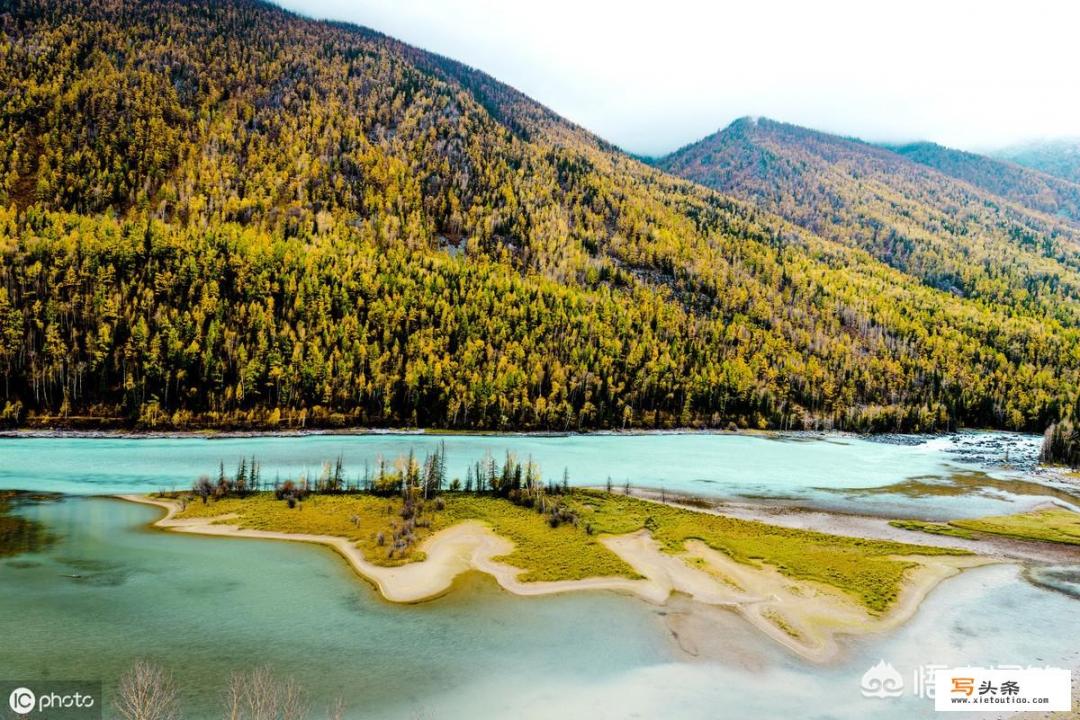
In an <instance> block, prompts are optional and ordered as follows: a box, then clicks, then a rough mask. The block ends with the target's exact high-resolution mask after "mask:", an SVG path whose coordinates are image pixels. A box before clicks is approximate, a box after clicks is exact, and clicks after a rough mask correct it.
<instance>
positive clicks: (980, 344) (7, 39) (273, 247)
mask: <svg viewBox="0 0 1080 720" xmlns="http://www.w3.org/2000/svg"><path fill="white" fill-rule="evenodd" d="M0 88H3V90H2V91H0V368H2V372H3V377H4V383H3V388H2V389H0V392H2V393H3V396H2V399H0V422H4V423H7V424H12V425H27V424H29V425H50V426H51V425H56V424H74V423H89V424H105V423H114V424H123V425H132V424H134V425H137V426H140V427H146V428H151V427H159V428H160V427H177V428H193V427H271V428H272V427H278V426H285V425H288V426H302V425H305V424H307V425H316V424H317V425H331V426H333V425H357V424H362V425H383V426H386V425H417V426H440V427H451V428H495V429H498V428H502V429H508V428H521V429H542V428H546V429H559V430H563V429H584V428H594V427H671V426H678V425H683V426H686V425H691V426H711V427H729V426H735V425H737V426H742V427H747V426H749V427H795V428H799V427H844V428H850V429H859V430H898V429H899V430H927V429H932V428H941V427H946V426H953V425H956V424H964V425H978V426H998V427H1009V428H1024V429H1038V430H1041V429H1042V428H1044V427H1045V426H1046V425H1047V424H1049V423H1050V422H1051V421H1053V420H1055V419H1057V418H1058V416H1059V415H1060V408H1061V407H1067V406H1071V403H1072V393H1073V390H1074V388H1075V387H1076V370H1077V363H1078V361H1080V348H1078V340H1080V338H1078V335H1077V329H1076V321H1077V318H1078V317H1080V311H1078V306H1077V303H1076V296H1077V288H1080V275H1078V271H1077V269H1076V268H1077V267H1080V258H1078V255H1077V251H1076V248H1075V247H1074V242H1075V236H1074V234H1073V231H1072V230H1071V229H1069V228H1067V227H1066V226H1065V225H1063V224H1059V223H1058V221H1057V220H1055V219H1053V218H1050V217H1049V216H1038V217H1036V216H1033V215H1028V214H1024V212H1022V211H1021V210H1019V209H1016V208H1014V207H1012V206H1009V207H1003V208H999V209H990V208H984V207H983V206H984V205H985V201H984V199H983V198H982V196H979V195H978V194H977V193H975V192H974V191H971V192H969V193H967V194H965V195H964V196H963V197H956V198H953V197H951V196H950V197H949V198H944V199H941V201H942V203H945V204H947V205H948V206H949V207H950V208H952V209H953V210H952V211H950V212H948V213H942V212H938V211H933V212H932V213H931V211H930V210H927V208H929V207H931V205H929V204H925V205H923V204H920V205H911V204H910V203H908V202H907V201H906V200H903V199H900V198H892V197H888V198H887V199H886V198H883V199H881V200H874V201H873V202H874V203H875V204H880V203H883V202H884V203H889V204H892V205H891V207H892V208H893V209H892V210H890V212H891V213H893V214H895V215H896V216H897V217H904V218H907V219H906V220H905V221H904V223H902V224H901V225H896V224H891V225H890V224H885V223H881V222H879V221H877V220H873V219H868V218H866V217H865V216H864V214H861V213H859V212H854V213H853V212H851V211H850V207H851V206H850V204H844V203H837V202H836V201H835V200H834V198H835V195H834V194H832V193H831V192H830V193H811V194H807V193H806V192H805V191H803V190H800V191H799V192H798V193H797V194H791V193H788V192H787V191H786V190H784V189H783V187H782V186H781V187H778V188H775V189H771V190H770V189H768V188H770V187H773V185H772V184H771V181H769V183H770V184H769V185H767V186H766V185H763V186H761V187H762V188H763V189H762V192H764V193H765V194H767V195H769V196H770V197H773V198H774V201H772V202H768V203H762V204H763V205H766V206H767V209H765V210H761V209H754V208H752V207H751V206H750V205H748V204H746V203H744V202H743V201H741V200H737V199H732V198H730V197H728V196H725V195H722V194H719V193H717V192H715V191H713V190H709V189H706V188H703V187H700V186H698V185H696V184H693V183H691V182H688V181H686V180H683V179H678V178H674V177H671V176H670V175H667V174H665V173H663V172H661V171H659V170H657V169H654V168H651V167H648V166H646V165H644V164H642V163H640V162H638V161H637V160H634V159H632V158H630V157H629V156H627V155H625V154H623V153H621V152H619V151H618V150H616V149H615V148H612V147H611V146H609V145H608V144H606V143H604V142H603V141H601V140H599V139H597V138H595V137H593V136H591V135H590V134H588V133H587V132H585V131H583V130H581V129H580V128H578V127H576V126H574V125H572V124H570V123H568V122H566V121H564V120H562V119H561V118H559V117H557V116H556V115H554V114H553V113H551V112H550V111H549V110H547V109H545V108H543V107H542V106H540V105H538V104H536V103H534V102H533V101H531V100H529V99H528V98H526V97H525V96H523V95H521V94H520V93H518V92H516V91H514V90H513V89H511V88H508V87H506V86H503V85H501V84H499V83H497V82H496V81H494V80H492V79H491V78H489V77H488V76H486V75H484V74H483V73H480V72H478V71H475V70H472V69H470V68H467V67H464V66H462V65H460V64H457V63H455V62H453V61H450V60H447V59H445V58H441V57H438V56H434V55H430V54H428V53H424V52H422V51H419V50H416V49H414V48H410V47H408V46H405V45H403V44H401V43H398V42H396V41H394V40H392V39H389V38H386V37H384V36H382V35H379V34H377V33H374V32H371V31H368V30H364V29H361V28H356V27H351V26H344V25H337V24H327V23H319V22H313V21H309V20H306V19H302V18H299V17H296V16H293V15H290V14H288V13H286V12H284V11H281V10H279V9H277V8H274V7H272V6H270V5H266V4H262V3H257V2H250V1H248V0H227V1H226V2H214V3H208V2H180V1H179V0H155V1H153V2H151V1H150V0H144V1H137V2H113V1H111V0H86V1H85V2H79V3H70V2H59V0H14V1H13V2H9V3H5V4H4V5H3V10H2V12H0ZM748 152H751V155H750V156H748V157H749V158H750V160H751V163H750V164H751V165H752V166H755V167H758V166H760V167H762V168H764V167H770V163H773V162H774V161H772V160H769V159H768V158H771V157H773V154H772V151H765V150H760V151H759V150H754V149H752V148H751V150H748ZM875 152H881V153H884V152H886V151H884V150H879V151H875ZM775 162H776V163H779V164H780V166H784V165H783V162H785V161H779V160H778V161H775ZM908 164H909V165H912V166H914V164H913V163H908ZM672 169H674V170H678V168H676V167H672ZM867 172H869V171H867ZM927 172H929V171H927ZM690 175H691V177H693V174H692V173H690ZM694 179H700V178H697V177H694ZM745 180H746V187H748V188H753V187H757V186H756V185H754V182H753V181H752V178H750V177H749V176H747V177H746V178H745ZM882 183H883V181H878V180H874V181H873V183H869V182H868V183H866V184H864V185H863V187H868V186H869V187H878V186H879V185H881V186H883V185H882ZM725 189H726V190H728V191H732V190H733V188H732V187H726V188H725ZM859 192H860V193H862V192H863V191H859ZM922 193H923V194H924V195H925V196H926V197H925V198H924V199H926V200H927V201H928V202H929V200H930V199H932V198H936V197H938V196H939V194H940V191H939V190H937V189H935V188H932V187H926V188H923V190H922ZM751 194H753V193H751ZM755 199H759V198H756V196H755ZM959 203H963V204H962V206H958V204H959ZM825 208H829V209H828V211H827V212H826V211H825ZM774 213H779V215H786V216H787V218H788V219H783V218H781V217H779V216H778V215H777V214H774ZM928 213H929V214H928ZM804 214H810V217H807V216H804ZM789 220H794V221H795V223H792V222H789ZM800 225H801V226H803V227H800ZM990 229H993V233H991V232H990ZM890 266H891V267H890Z"/></svg>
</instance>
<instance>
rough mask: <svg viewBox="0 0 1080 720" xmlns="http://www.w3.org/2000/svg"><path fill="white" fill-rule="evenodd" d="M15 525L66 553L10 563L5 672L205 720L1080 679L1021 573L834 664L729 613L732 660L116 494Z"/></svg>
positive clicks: (577, 712)
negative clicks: (232, 679)
mask: <svg viewBox="0 0 1080 720" xmlns="http://www.w3.org/2000/svg"><path fill="white" fill-rule="evenodd" d="M15 512H16V513H17V514H18V515H19V516H20V517H26V518H28V519H32V520H35V521H38V522H40V523H42V525H43V526H44V527H45V528H47V529H48V531H49V532H51V533H53V534H54V535H56V536H57V539H56V541H55V542H54V543H53V544H51V545H48V546H46V547H43V548H40V549H39V551H38V552H32V553H23V554H21V555H19V556H18V557H16V558H9V559H6V560H0V589H2V591H0V637H3V638H4V645H3V650H2V651H0V677H3V678H52V679H91V680H97V679H100V680H102V681H104V683H105V685H106V687H111V686H112V685H113V683H114V682H115V679H116V677H117V676H118V675H119V674H120V673H121V672H122V671H123V669H124V668H125V667H126V666H128V665H129V664H130V662H131V661H132V659H133V658H135V657H149V658H153V659H155V660H157V661H159V662H161V663H162V664H165V665H168V666H169V667H170V668H171V669H172V670H173V672H174V673H175V675H176V677H177V680H178V681H179V682H180V684H181V685H182V686H183V687H184V688H185V697H184V702H185V705H186V707H187V709H188V713H187V717H188V718H194V719H195V720H202V719H203V718H207V719H209V718H213V717H217V716H218V711H217V708H218V707H219V706H218V702H219V698H220V693H221V690H222V688H223V686H224V684H225V679H226V677H227V676H228V674H229V673H230V672H231V671H233V670H237V669H246V668H251V667H254V666H256V665H261V664H268V665H270V666H271V667H272V668H274V669H275V670H276V671H277V672H278V673H279V674H281V675H291V676H294V677H295V678H297V680H299V681H300V682H301V683H302V684H303V685H304V686H305V687H306V688H307V689H308V692H309V693H310V694H311V696H312V697H314V698H317V699H318V700H319V701H320V702H325V701H326V700H327V699H328V698H331V697H334V696H337V695H340V696H342V697H343V698H344V699H345V701H346V704H347V705H348V707H349V708H350V715H349V716H350V717H355V718H390V719H391V720H394V719H396V718H410V719H413V718H418V717H420V718H430V719H431V720H436V719H443V718H445V719H450V720H452V719H455V718H508V717H514V718H519V717H520V718H550V717H560V718H568V719H571V720H572V719H574V718H629V717H639V718H660V717H663V718H686V719H688V720H693V719H695V718H702V719H705V718H710V719H714V718H718V717H738V718H747V719H749V720H753V719H755V718H792V717H798V718H837V719H845V720H846V719H851V720H855V719H856V718H864V717H869V716H871V714H872V715H873V716H874V717H880V718H886V719H889V718H896V719H898V720H899V719H900V718H903V719H905V720H907V719H909V718H919V717H932V716H933V713H932V711H931V710H930V701H929V700H925V699H920V698H917V697H916V696H915V695H913V694H910V692H908V693H907V694H905V696H904V697H902V698H898V699H888V700H874V699H872V700H867V699H864V698H862V697H861V695H860V693H859V680H860V678H861V676H862V673H863V672H864V671H865V670H866V669H867V668H869V667H870V666H871V665H873V664H875V663H876V662H877V661H878V660H879V659H885V660H886V661H888V662H890V663H892V664H893V665H894V666H895V667H896V668H897V669H898V670H899V671H901V672H902V673H903V674H904V676H905V679H906V680H907V681H908V687H909V688H910V685H911V673H912V672H913V671H914V670H915V669H916V668H917V667H918V666H919V665H923V664H928V663H943V664H951V665H959V664H991V663H1008V664H1021V665H1028V664H1039V665H1044V664H1054V665H1059V666H1066V667H1076V666H1078V665H1080V656H1078V655H1077V652H1078V649H1077V645H1076V638H1077V637H1080V604H1078V603H1077V601H1076V600H1073V599H1071V598H1070V597H1068V596H1067V595H1066V594H1064V593H1058V592H1054V591H1052V590H1048V589H1041V588H1038V587H1036V586H1034V585H1031V584H1029V583H1026V582H1023V581H1022V580H1021V579H1020V570H1019V568H1017V567H1014V566H994V567H988V568H981V569H977V570H973V571H969V572H966V573H964V574H963V575H961V576H960V577H959V578H956V579H953V580H950V581H947V582H946V583H945V584H943V585H942V586H940V587H939V588H938V589H937V590H935V592H934V593H932V594H931V596H930V598H929V599H928V600H927V602H926V603H925V604H924V605H923V607H922V608H921V610H920V611H919V613H918V615H917V616H916V618H915V619H914V620H913V621H912V622H911V623H909V624H908V625H906V626H905V627H903V628H902V629H900V630H899V631H897V632H896V633H893V634H890V635H885V636H876V637H867V638H862V639H860V640H858V641H857V642H852V643H850V646H849V647H848V648H847V651H846V653H845V656H844V658H843V659H842V660H841V661H840V662H838V663H836V664H835V665H830V666H827V667H819V666H814V665H809V664H807V663H805V662H804V661H802V660H800V659H798V658H796V657H793V656H791V655H789V654H788V653H787V652H786V651H784V650H783V649H781V648H780V647H779V646H777V645H775V644H774V643H773V642H772V641H770V640H767V639H765V638H763V637H762V636H760V635H758V634H757V633H756V631H754V630H753V629H752V628H750V626H749V625H747V624H746V623H744V622H743V621H742V620H741V619H739V618H738V617H737V616H735V615H733V614H731V613H728V612H724V611H717V615H718V622H717V623H716V625H715V626H713V627H712V628H711V629H710V633H712V635H710V639H711V640H712V643H711V644H712V645H714V646H715V648H714V649H716V648H719V654H718V655H717V656H715V657H712V658H711V659H709V660H708V661H701V660H690V659H688V658H687V657H686V656H685V655H683V654H682V653H681V652H680V651H679V650H678V649H677V645H676V643H675V642H674V641H673V640H672V637H671V634H670V632H669V630H668V629H667V627H666V625H665V619H664V617H662V615H661V613H667V612H675V611H677V608H667V609H658V608H654V607H651V606H649V605H646V604H644V603H642V602H640V601H637V600H635V599H631V598H627V597H622V596H618V595H614V594H608V593H575V594H569V595H564V596H555V597H546V598H531V599H526V598H519V597H514V596H511V595H508V594H506V593H502V592H501V591H499V590H498V589H497V588H496V587H495V586H494V584H493V582H491V581H490V580H487V579H482V578H480V577H478V576H474V577H472V578H470V579H469V580H467V581H466V582H464V583H461V584H460V585H459V586H458V587H457V588H455V590H454V591H453V592H451V593H450V594H449V595H447V596H445V597H443V598H441V599H439V600H436V601H434V602H430V603H424V604H420V605H414V606H396V605H391V604H389V603H386V602H383V601H381V600H380V599H379V598H378V597H377V596H376V594H375V593H374V591H372V590H371V589H370V588H369V587H368V586H367V585H366V584H365V583H363V582H362V581H360V580H359V579H358V578H357V577H356V576H355V575H354V574H353V573H352V572H351V571H350V570H349V568H348V567H347V566H346V565H345V563H344V562H342V561H341V560H340V559H339V558H338V557H337V556H336V555H334V554H333V553H331V552H329V551H327V550H324V549H321V548H317V547H313V546H308V545H303V544H292V543H281V542H264V541H256V540H243V539H223V538H206V537H197V536H184V535H176V534H168V533H164V532H159V531H155V530H151V529H148V528H147V527H146V523H147V522H149V521H150V520H152V519H153V518H154V517H155V513H156V511H155V510H154V509H152V508H148V507H145V506H137V505H130V504H126V503H122V502H120V501H116V500H109V499H101V498H65V499H63V500H61V501H58V502H47V503H37V504H19V505H17V507H16V509H15ZM68 575H79V576H80V577H78V578H71V577H67V576H68ZM316 704H318V703H316ZM320 714H321V713H317V714H316V716H315V717H318V716H319V715H320ZM972 717H978V716H972Z"/></svg>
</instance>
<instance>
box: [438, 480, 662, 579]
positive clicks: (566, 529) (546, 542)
mask: <svg viewBox="0 0 1080 720" xmlns="http://www.w3.org/2000/svg"><path fill="white" fill-rule="evenodd" d="M446 514H447V515H449V516H450V517H452V518H454V521H455V522H456V521H458V520H479V521H481V522H484V523H487V524H488V525H490V526H491V528H492V530H494V531H495V532H496V533H498V534H499V535H502V536H503V537H506V538H508V539H509V540H510V541H511V542H513V543H514V551H513V552H511V553H510V554H509V555H506V556H505V557H502V558H499V559H500V560H502V561H503V562H506V563H508V564H510V565H513V566H514V567H519V568H522V569H523V570H524V571H525V572H523V573H522V574H521V575H520V576H519V579H520V580H522V581H524V582H535V581H543V580H582V579H584V578H589V577H603V576H609V575H621V576H623V577H628V578H638V577H641V576H640V575H639V574H638V573H636V572H635V571H634V569H633V568H632V567H630V566H629V565H627V564H626V563H625V562H623V560H622V559H621V558H620V557H619V556H618V555H616V554H615V553H613V552H612V551H610V550H608V549H607V548H606V547H604V546H603V545H602V544H601V543H600V541H599V539H598V538H597V537H596V535H589V534H588V533H586V532H585V531H584V529H583V528H582V527H574V526H573V525H569V524H563V525H560V526H559V527H557V528H552V527H551V526H550V525H548V523H547V520H545V516H543V515H540V514H539V513H537V512H536V511H535V510H529V509H527V508H523V507H520V506H518V505H514V504H513V503H511V502H508V501H506V500H500V499H498V498H493V497H476V496H471V495H459V496H452V497H449V498H448V499H447V503H446Z"/></svg>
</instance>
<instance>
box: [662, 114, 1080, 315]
mask: <svg viewBox="0 0 1080 720" xmlns="http://www.w3.org/2000/svg"><path fill="white" fill-rule="evenodd" d="M658 165H659V166H660V167H662V168H664V169H666V170H668V171H670V172H672V173H674V174H677V175H680V176H682V177H685V178H688V179H692V180H695V181H697V182H699V183H701V184H703V185H706V186H709V187H713V188H716V189H719V190H721V191H723V192H726V193H730V194H733V195H736V196H739V197H742V198H745V199H747V200H749V201H751V202H753V203H754V204H755V205H757V206H758V207H760V208H762V209H764V210H767V211H769V212H775V213H777V214H779V215H781V216H783V217H785V218H787V219H789V220H791V221H792V222H795V223H797V224H799V225H801V226H803V227H805V228H807V229H809V230H811V231H813V232H815V233H817V234H819V235H821V236H823V237H826V238H829V239H832V240H835V241H837V242H840V243H844V244H846V245H850V246H852V247H858V248H862V249H865V250H867V251H868V252H870V253H871V254H873V255H874V256H875V257H877V258H879V259H880V260H882V261H883V262H886V263H888V264H889V265H891V266H893V267H895V268H898V269H900V270H902V271H904V272H905V273H907V274H910V275H913V276H915V277H917V278H920V279H922V281H923V282H925V283H926V284H927V285H929V286H931V287H935V288H939V289H941V290H945V291H947V292H950V293H953V294H955V295H957V296H960V297H964V298H970V299H975V300H978V301H980V302H981V303H982V304H984V305H988V306H996V307H1007V308H1010V309H1011V310H1012V311H1013V312H1016V313H1019V314H1023V315H1025V316H1029V317H1032V318H1043V317H1054V318H1057V319H1058V320H1060V321H1061V322H1062V323H1064V324H1067V325H1069V326H1073V325H1075V324H1076V323H1077V322H1078V321H1080V226H1076V225H1073V224H1072V223H1069V222H1066V221H1063V220H1061V219H1058V218H1053V217H1050V216H1048V215H1045V214H1043V213H1039V212H1035V211H1032V210H1029V209H1028V208H1025V207H1023V206H1021V205H1019V204H1016V203H1013V202H1010V201H1008V200H1005V199H1003V198H1000V197H998V196H996V195H991V194H990V193H987V192H985V191H983V190H980V189H979V188H977V187H974V186H973V185H971V184H969V183H966V182H960V181H958V180H956V179H955V178H952V177H949V176H947V175H945V174H943V173H941V172H938V171H936V170H934V169H931V168H929V167H925V166H923V165H920V164H918V163H915V162H912V161H910V160H908V159H906V158H904V157H902V156H900V155H898V154H896V153H893V152H891V151H889V150H887V149H885V148H882V147H877V146H874V145H870V144H867V143H864V142H861V141H859V140H853V139H848V138H841V137H837V136H834V135H828V134H826V133H821V132H816V131H813V130H807V129H805V128H801V127H798V126H795V125H788V124H785V123H778V122H775V121H772V120H767V119H760V120H755V119H749V118H744V119H741V120H738V121H736V122H734V123H733V124H732V125H730V126H729V127H727V128H725V129H724V130H722V131H720V132H719V133H717V134H715V135H712V136H710V137H708V138H705V139H704V140H702V141H700V142H698V143H695V144H694V145H690V146H688V147H686V148H683V149H682V150H679V151H678V152H676V153H673V154H672V155H670V156H668V157H666V158H663V159H662V160H660V161H659V162H658Z"/></svg>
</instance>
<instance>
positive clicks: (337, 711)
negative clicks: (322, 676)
mask: <svg viewBox="0 0 1080 720" xmlns="http://www.w3.org/2000/svg"><path fill="white" fill-rule="evenodd" d="M326 720H345V701H344V700H342V699H341V698H340V697H337V698H334V701H333V702H332V703H330V706H329V707H328V708H327V709H326Z"/></svg>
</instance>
